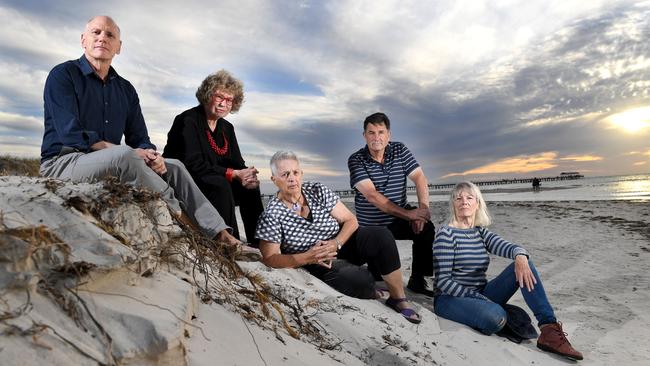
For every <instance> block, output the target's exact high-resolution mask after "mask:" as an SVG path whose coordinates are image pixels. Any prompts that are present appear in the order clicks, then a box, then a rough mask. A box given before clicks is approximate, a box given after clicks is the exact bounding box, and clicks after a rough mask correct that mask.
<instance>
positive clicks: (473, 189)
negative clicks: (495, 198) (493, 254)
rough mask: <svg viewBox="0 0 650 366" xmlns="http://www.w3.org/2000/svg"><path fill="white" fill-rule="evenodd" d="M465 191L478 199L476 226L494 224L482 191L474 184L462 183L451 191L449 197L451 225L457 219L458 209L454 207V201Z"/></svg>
mask: <svg viewBox="0 0 650 366" xmlns="http://www.w3.org/2000/svg"><path fill="white" fill-rule="evenodd" d="M462 191H465V192H468V193H470V194H471V195H472V196H474V198H475V199H476V202H477V204H478V208H477V209H476V213H475V214H474V226H483V227H486V226H489V225H490V224H491V223H492V218H491V217H490V212H489V211H488V208H487V205H486V203H485V200H484V199H483V195H482V194H481V190H480V189H479V188H478V187H477V186H476V184H474V183H472V182H469V181H467V182H460V183H458V184H456V186H455V187H454V189H452V190H451V194H450V195H449V221H448V222H449V223H451V222H453V220H454V219H455V218H456V207H455V206H454V200H455V199H456V197H457V196H458V195H459V194H460V192H462Z"/></svg>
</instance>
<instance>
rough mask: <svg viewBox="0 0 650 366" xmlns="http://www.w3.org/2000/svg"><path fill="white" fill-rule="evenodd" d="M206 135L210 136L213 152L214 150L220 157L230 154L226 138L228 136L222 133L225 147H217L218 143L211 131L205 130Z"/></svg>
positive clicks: (209, 140)
mask: <svg viewBox="0 0 650 366" xmlns="http://www.w3.org/2000/svg"><path fill="white" fill-rule="evenodd" d="M205 134H206V135H208V142H210V146H211V147H212V150H214V152H215V153H217V155H219V156H224V155H226V153H227V152H228V139H227V138H226V134H225V133H224V132H223V131H221V136H223V147H219V146H217V142H216V141H214V138H213V137H212V134H211V133H210V129H206V130H205Z"/></svg>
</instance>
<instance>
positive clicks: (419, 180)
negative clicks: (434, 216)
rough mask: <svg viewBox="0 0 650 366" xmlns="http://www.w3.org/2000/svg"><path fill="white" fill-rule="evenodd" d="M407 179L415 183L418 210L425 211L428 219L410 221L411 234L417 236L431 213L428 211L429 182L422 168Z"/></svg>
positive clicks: (412, 172)
mask: <svg viewBox="0 0 650 366" xmlns="http://www.w3.org/2000/svg"><path fill="white" fill-rule="evenodd" d="M408 178H409V179H410V180H411V181H412V182H413V183H415V192H416V194H417V197H418V208H423V209H426V212H427V213H429V217H428V218H427V219H426V220H415V221H411V228H412V229H413V232H414V233H416V234H419V233H420V232H421V231H422V229H424V225H425V224H426V223H427V221H428V220H431V211H430V210H429V181H428V180H427V177H426V176H425V175H424V172H423V171H422V168H420V167H417V168H415V169H414V170H413V171H411V173H410V174H409V175H408Z"/></svg>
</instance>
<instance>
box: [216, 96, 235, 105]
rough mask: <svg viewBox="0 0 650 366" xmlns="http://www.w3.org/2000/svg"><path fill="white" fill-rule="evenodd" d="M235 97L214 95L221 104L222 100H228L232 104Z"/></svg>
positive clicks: (227, 102)
mask: <svg viewBox="0 0 650 366" xmlns="http://www.w3.org/2000/svg"><path fill="white" fill-rule="evenodd" d="M234 99H235V98H234V97H226V96H223V95H219V94H215V95H214V101H215V102H216V103H217V104H219V103H221V102H226V104H228V105H232V101H233V100H234Z"/></svg>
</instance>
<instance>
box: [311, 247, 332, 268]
mask: <svg viewBox="0 0 650 366" xmlns="http://www.w3.org/2000/svg"><path fill="white" fill-rule="evenodd" d="M337 249H338V248H337V246H336V242H335V241H333V240H319V241H317V242H316V245H314V246H313V247H311V248H310V249H309V250H308V251H307V252H308V253H309V254H310V257H309V260H310V261H309V263H310V264H318V265H321V266H323V267H326V268H332V261H333V260H334V259H336V254H337V253H336V251H337Z"/></svg>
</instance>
